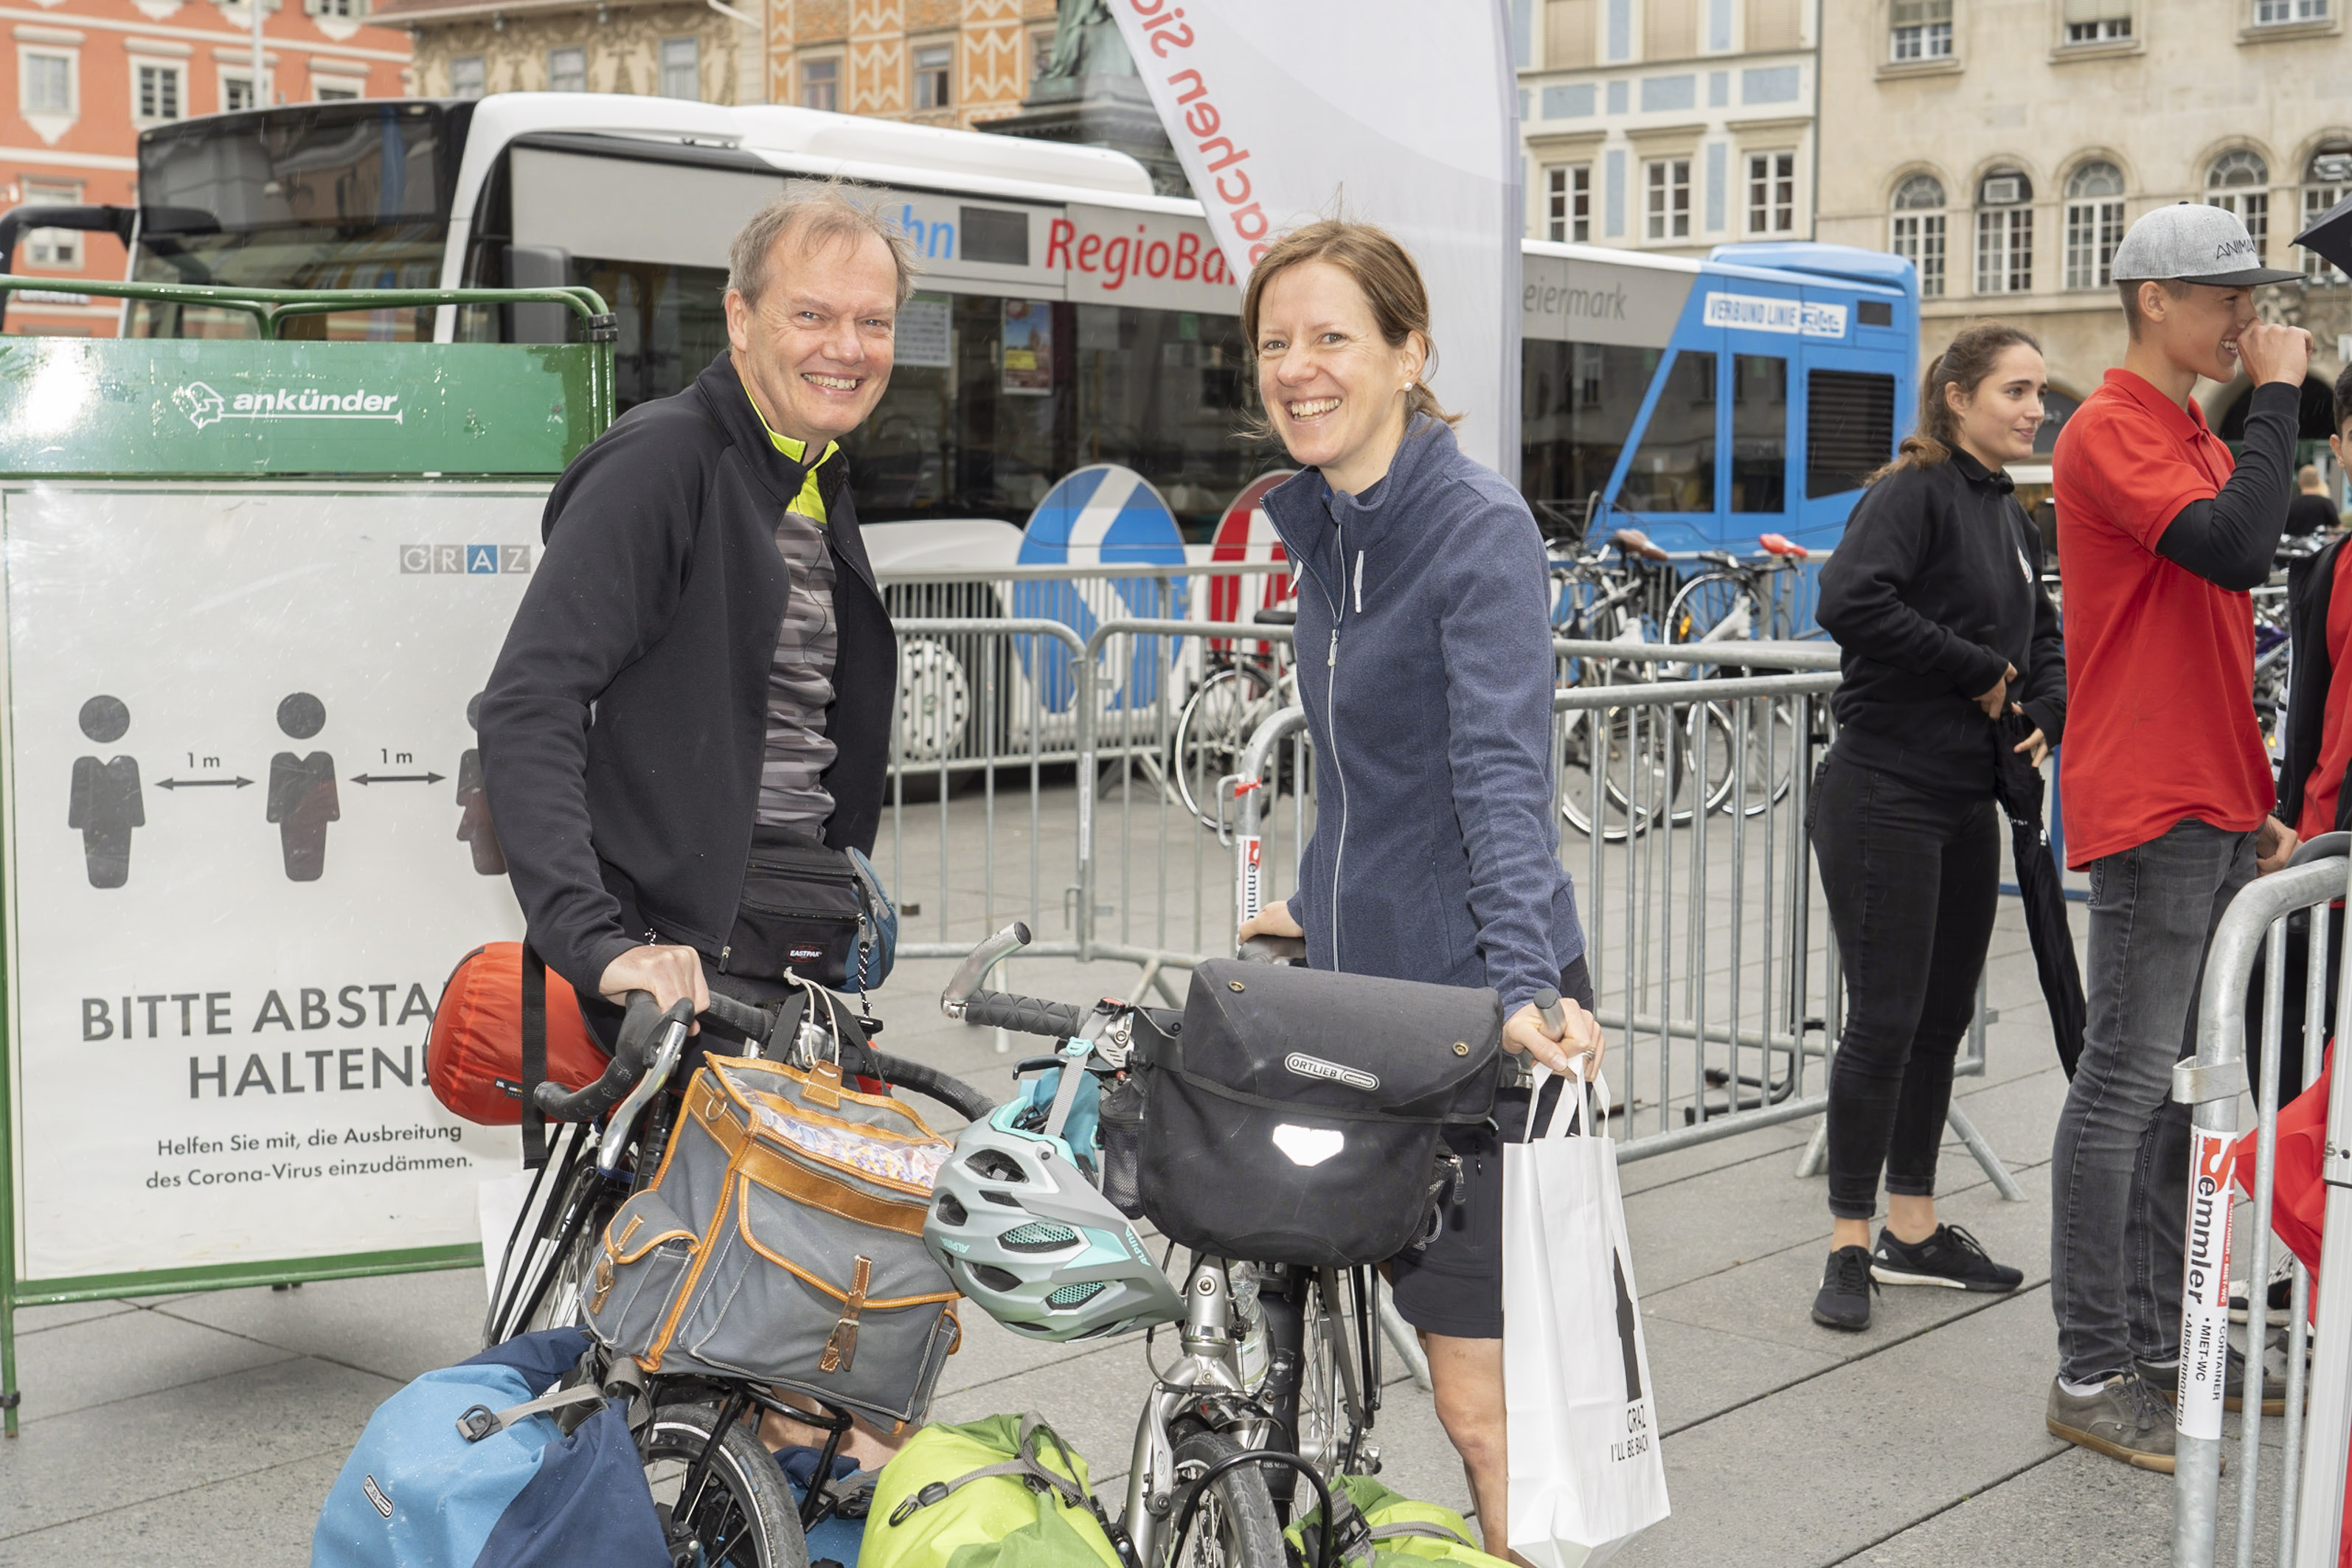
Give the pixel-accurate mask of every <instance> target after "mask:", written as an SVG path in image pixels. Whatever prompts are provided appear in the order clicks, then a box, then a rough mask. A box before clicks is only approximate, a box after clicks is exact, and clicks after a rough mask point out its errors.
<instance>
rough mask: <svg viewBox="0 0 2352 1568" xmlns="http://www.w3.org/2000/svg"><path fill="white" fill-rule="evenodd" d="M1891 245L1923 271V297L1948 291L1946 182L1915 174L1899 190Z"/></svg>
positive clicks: (1939, 296)
mask: <svg viewBox="0 0 2352 1568" xmlns="http://www.w3.org/2000/svg"><path fill="white" fill-rule="evenodd" d="M1887 248H1889V249H1890V250H1892V251H1894V252H1895V255H1897V256H1899V257H1901V258H1903V259H1904V260H1906V261H1907V262H1909V263H1910V264H1911V265H1912V266H1913V267H1915V268H1917V269H1918V272H1919V297H1920V298H1921V299H1923V300H1935V299H1939V298H1941V297H1942V295H1943V292H1944V182H1943V181H1941V180H1939V179H1937V178H1936V176H1935V175H1933V174H1914V175H1912V176H1911V177H1910V178H1909V179H1907V180H1906V181H1904V182H1903V184H1900V185H1898V186H1897V187H1895V222H1894V230H1893V235H1892V238H1891V243H1890V244H1889V245H1888V247H1887Z"/></svg>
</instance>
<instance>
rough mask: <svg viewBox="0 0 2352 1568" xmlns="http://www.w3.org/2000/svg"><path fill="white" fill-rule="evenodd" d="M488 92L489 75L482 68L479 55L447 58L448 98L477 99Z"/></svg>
mask: <svg viewBox="0 0 2352 1568" xmlns="http://www.w3.org/2000/svg"><path fill="white" fill-rule="evenodd" d="M488 90H489V73H488V71H486V70H485V69H483V68H482V57H481V56H479V55H452V56H451V57H449V96H450V97H452V98H479V97H481V96H482V94H484V93H485V92H488Z"/></svg>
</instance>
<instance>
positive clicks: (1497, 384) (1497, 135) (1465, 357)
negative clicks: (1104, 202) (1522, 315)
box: [1108, 0, 1524, 481]
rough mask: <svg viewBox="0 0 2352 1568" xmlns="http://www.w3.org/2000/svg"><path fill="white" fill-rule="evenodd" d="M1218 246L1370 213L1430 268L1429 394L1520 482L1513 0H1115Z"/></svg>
mask: <svg viewBox="0 0 2352 1568" xmlns="http://www.w3.org/2000/svg"><path fill="white" fill-rule="evenodd" d="M1108 4H1109V8H1110V12H1111V15H1112V16H1116V17H1117V18H1118V26H1119V31H1120V34H1121V36H1122V37H1125V39H1126V41H1127V47H1128V52H1129V53H1130V54H1131V55H1133V56H1134V57H1135V63H1136V68H1137V69H1138V70H1139V72H1141V74H1142V77H1143V81H1144V85H1145V86H1146V87H1147V88H1148V89H1150V93H1151V100H1152V103H1153V105H1154V106H1155V107H1156V108H1157V109H1158V110H1159V111H1160V123H1161V124H1162V125H1163V126H1165V127H1166V128H1167V132H1168V139H1169V140H1170V141H1171V142H1173V143H1174V144H1175V147H1176V153H1177V156H1178V157H1179V158H1180V159H1181V161H1182V163H1183V165H1184V173H1185V174H1186V176H1187V177H1188V178H1190V179H1191V181H1192V190H1193V192H1194V194H1195V195H1198V196H1199V197H1200V198H1201V203H1202V205H1203V206H1204V207H1206V208H1207V209H1208V215H1209V226H1210V228H1211V230H1212V231H1213V233H1214V234H1215V235H1216V237H1217V243H1218V245H1219V246H1220V247H1222V248H1223V251H1224V254H1225V258H1226V260H1227V262H1228V263H1229V264H1230V265H1231V267H1232V268H1233V270H1234V272H1235V273H1236V274H1237V275H1238V276H1237V278H1236V279H1235V280H1236V281H1237V282H1241V283H1244V284H1245V283H1246V282H1247V281H1248V278H1249V269H1250V268H1251V267H1252V266H1253V265H1255V262H1256V260H1257V258H1259V257H1260V256H1263V255H1264V254H1265V250H1266V247H1268V246H1270V245H1271V244H1273V242H1274V241H1275V240H1276V238H1278V237H1280V236H1282V235H1283V234H1284V233H1286V232H1287V231H1288V230H1290V229H1293V228H1297V227H1298V226H1301V225H1302V224H1306V223H1310V222H1313V221H1314V220H1315V219H1317V218H1318V217H1324V216H1340V217H1349V218H1355V219H1359V220H1361V221H1364V222H1368V223H1376V224H1378V225H1380V226H1381V227H1383V228H1385V229H1387V230H1388V231H1389V232H1390V233H1391V234H1393V235H1395V236H1396V237H1397V238H1398V240H1400V241H1401V242H1402V244H1403V245H1404V246H1405V247H1406V248H1407V249H1409V250H1411V251H1412V254H1413V258H1414V259H1415V260H1416V261H1418V262H1419V263H1420V264H1421V270H1422V276H1423V278H1424V279H1426V280H1427V281H1428V284H1429V293H1430V307H1431V318H1432V320H1431V326H1432V329H1433V331H1434V333H1435V336H1436V339H1437V351H1438V354H1437V363H1436V365H1435V368H1434V372H1433V375H1432V378H1431V385H1432V387H1433V389H1434V390H1435V391H1436V393H1437V396H1438V401H1439V402H1440V403H1442V404H1444V405H1445V406H1446V407H1448V408H1451V409H1455V410H1459V411H1461V412H1464V413H1466V414H1467V415H1468V416H1469V417H1468V418H1467V419H1466V420H1465V421H1464V422H1463V424H1462V426H1461V431H1460V434H1461V440H1462V447H1463V450H1465V451H1466V452H1468V453H1469V454H1470V455H1471V456H1472V457H1474V458H1477V459H1478V460H1479V461H1480V462H1482V463H1485V464H1486V465H1487V466H1488V467H1489V468H1494V469H1495V470H1496V472H1498V473H1500V474H1501V475H1502V476H1503V477H1504V478H1506V479H1512V480H1514V481H1516V480H1517V478H1518V461H1519V307H1520V300H1519V283H1520V279H1519V236H1520V231H1521V229H1522V227H1523V226H1524V217H1523V213H1524V198H1523V195H1522V192H1521V190H1520V168H1521V163H1520V152H1519V132H1518V84H1517V77H1516V75H1515V73H1514V72H1513V70H1512V68H1511V51H1510V35H1509V32H1508V17H1507V15H1506V14H1505V6H1506V0H1443V3H1442V4H1437V5H1432V4H1431V3H1430V0H1108Z"/></svg>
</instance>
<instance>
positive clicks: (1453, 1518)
mask: <svg viewBox="0 0 2352 1568" xmlns="http://www.w3.org/2000/svg"><path fill="white" fill-rule="evenodd" d="M1331 1491H1332V1499H1331V1510H1332V1511H1333V1512H1334V1513H1336V1514H1338V1515H1339V1545H1340V1554H1339V1559H1338V1561H1339V1562H1342V1563H1347V1564H1348V1565H1349V1568H1366V1565H1368V1564H1369V1565H1370V1568H1419V1565H1420V1564H1421V1563H1431V1562H1435V1563H1461V1564H1466V1565H1468V1568H1508V1564H1507V1563H1504V1561H1503V1560H1502V1559H1501V1558H1499V1557H1489V1556H1487V1555H1486V1553H1485V1552H1481V1551H1479V1550H1478V1548H1477V1546H1476V1544H1475V1542H1473V1541H1472V1540H1471V1537H1470V1525H1469V1523H1468V1521H1465V1519H1463V1517H1462V1516H1461V1515H1460V1514H1458V1513H1456V1512H1454V1510H1452V1509H1450V1508H1440V1507H1438V1505H1437V1504H1435V1503H1433V1502H1415V1501H1413V1500H1412V1499H1411V1498H1408V1497H1405V1496H1403V1495H1402V1494H1401V1493H1397V1492H1392V1491H1391V1490H1389V1489H1388V1488H1386V1487H1384V1486H1382V1485H1381V1483H1380V1482H1378V1481H1376V1480H1374V1479H1372V1478H1371V1477H1370V1476H1338V1477H1334V1478H1333V1479H1332V1482H1331ZM1350 1516H1353V1517H1350ZM1358 1521H1361V1522H1360V1523H1359V1522H1358ZM1322 1535H1323V1510H1320V1509H1318V1508H1312V1507H1310V1508H1308V1509H1307V1511H1306V1512H1305V1513H1304V1514H1302V1515H1300V1516H1299V1519H1298V1521H1297V1523H1296V1524H1293V1525H1292V1526H1291V1527H1290V1528H1289V1529H1288V1530H1286V1531H1283V1539H1284V1540H1285V1541H1287V1542H1289V1543H1290V1547H1291V1550H1292V1551H1294V1552H1297V1553H1298V1555H1299V1557H1300V1558H1301V1559H1302V1560H1303V1561H1305V1562H1307V1563H1315V1562H1317V1561H1318V1558H1317V1555H1316V1554H1317V1552H1318V1551H1319V1550H1320V1549H1321V1547H1322ZM868 1539H869V1540H870V1539H871V1535H870V1534H869V1536H868Z"/></svg>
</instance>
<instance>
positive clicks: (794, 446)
mask: <svg viewBox="0 0 2352 1568" xmlns="http://www.w3.org/2000/svg"><path fill="white" fill-rule="evenodd" d="M743 401H744V402H746V403H749V404H750V405H751V416H752V417H753V418H755V419H757V420H758V421H759V422H760V428H761V429H762V430H765V431H766V432H767V433H768V439H769V440H771V441H772V442H774V443H775V447H776V450H777V451H779V452H782V454H783V455H784V456H785V457H787V458H791V459H792V460H793V462H795V463H800V462H806V461H807V458H806V454H807V452H808V443H807V442H805V441H796V440H794V439H793V437H790V436H779V435H777V434H776V427H775V426H772V425H771V424H769V423H768V416H766V415H765V414H762V413H761V411H760V400H759V399H758V398H756V397H754V396H752V395H751V388H750V387H748V386H747V387H745V388H744V389H743ZM839 450H841V444H840V443H839V442H837V441H827V442H826V443H825V444H824V452H823V453H822V454H820V455H819V456H818V458H817V460H816V461H815V462H814V463H810V464H809V465H808V466H809V468H810V470H811V471H812V472H814V470H816V469H818V468H823V467H824V463H825V459H826V458H830V457H832V456H833V455H834V454H835V452H838V451H839Z"/></svg>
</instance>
